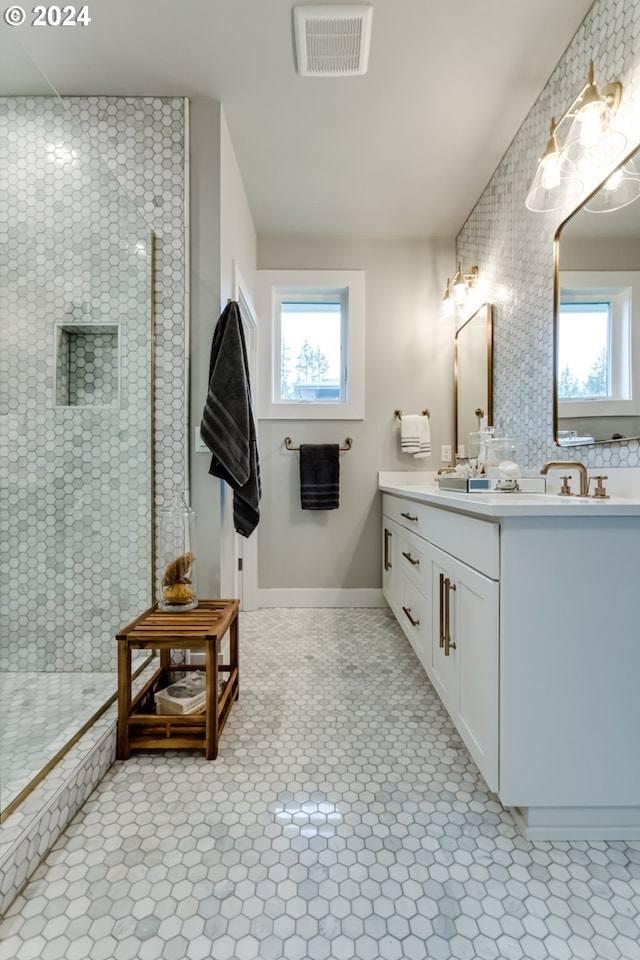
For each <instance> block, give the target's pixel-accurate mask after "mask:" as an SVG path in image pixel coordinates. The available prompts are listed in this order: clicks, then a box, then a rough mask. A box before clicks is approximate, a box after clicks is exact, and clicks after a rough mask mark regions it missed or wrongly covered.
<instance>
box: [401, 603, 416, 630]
mask: <svg viewBox="0 0 640 960" xmlns="http://www.w3.org/2000/svg"><path fill="white" fill-rule="evenodd" d="M402 609H403V610H404V612H405V615H406V617H407V620H408V621H409V623H410V624H411V626H412V627H419V626H420V621H419V620H414V619H413V617H412V616H411V607H403V608H402Z"/></svg>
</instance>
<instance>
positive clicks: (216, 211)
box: [190, 100, 256, 597]
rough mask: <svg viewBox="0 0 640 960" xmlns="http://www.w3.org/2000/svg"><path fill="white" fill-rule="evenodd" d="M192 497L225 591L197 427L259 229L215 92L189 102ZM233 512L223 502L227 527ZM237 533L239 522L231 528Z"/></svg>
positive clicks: (202, 541) (211, 482)
mask: <svg viewBox="0 0 640 960" xmlns="http://www.w3.org/2000/svg"><path fill="white" fill-rule="evenodd" d="M190 148H191V389H190V395H191V429H190V452H191V505H192V507H193V508H194V510H195V511H196V514H197V524H196V544H195V553H196V556H197V558H198V571H197V575H198V582H197V590H198V594H199V595H200V596H201V597H217V596H225V595H226V594H225V593H224V590H223V589H222V587H223V585H224V583H225V580H226V581H227V582H228V578H229V575H230V572H232V571H230V570H229V569H228V563H227V565H226V567H225V569H221V543H222V537H223V522H222V514H223V500H224V506H225V507H226V506H227V505H229V504H230V502H231V496H230V495H229V494H230V491H229V489H228V488H227V489H226V490H225V495H224V497H221V490H222V482H221V481H220V480H218V479H217V478H216V477H212V476H210V474H209V463H210V460H211V457H210V455H209V454H208V453H198V452H196V450H195V446H194V430H195V427H197V426H199V424H200V420H201V418H202V410H203V407H204V403H205V400H206V396H207V386H208V376H209V357H210V352H211V340H212V338H213V331H214V329H215V325H216V323H217V320H218V317H219V316H220V313H221V311H222V309H223V307H224V305H225V304H226V302H227V299H228V297H230V296H232V294H233V281H234V273H233V269H234V268H233V265H234V261H235V262H237V264H238V266H239V268H240V272H241V274H242V276H243V278H244V280H245V281H246V283H247V285H249V286H250V285H251V284H252V282H253V277H254V274H255V268H256V233H255V228H254V225H253V220H252V218H251V213H250V211H249V204H248V202H247V198H246V194H245V191H244V186H243V183H242V177H241V175H240V171H239V169H238V164H237V160H236V157H235V153H234V150H233V144H232V142H231V137H230V135H229V130H228V127H227V122H226V119H225V116H224V111H223V110H222V107H221V105H220V103H218V102H217V101H214V100H194V101H192V103H191V143H190ZM228 521H229V514H228V512H227V511H226V510H225V524H224V527H225V533H226V534H228V533H229V530H228ZM230 534H231V536H233V528H232V527H231V530H230Z"/></svg>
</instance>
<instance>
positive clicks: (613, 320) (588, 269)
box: [553, 151, 640, 446]
mask: <svg viewBox="0 0 640 960" xmlns="http://www.w3.org/2000/svg"><path fill="white" fill-rule="evenodd" d="M639 160H640V151H638V152H636V154H633V155H631V156H630V157H628V158H627V159H626V160H625V161H624V162H623V163H622V164H621V165H620V167H619V168H618V170H617V171H614V173H613V174H612V175H611V176H610V177H609V178H608V179H607V181H606V182H605V183H604V184H602V185H601V187H600V188H599V189H598V190H596V191H595V193H594V194H593V195H592V197H590V198H589V199H588V200H587V201H586V202H585V203H584V204H583V205H582V206H581V207H580V208H579V209H578V210H576V211H575V212H574V213H573V214H572V215H571V216H570V217H569V218H568V219H567V220H565V222H564V223H563V224H562V225H561V226H560V228H559V229H558V232H557V234H556V258H555V271H554V392H553V405H554V439H555V441H556V443H558V444H559V445H560V446H576V445H583V444H592V443H611V442H612V441H613V442H616V441H618V442H619V441H622V440H627V439H632V438H639V437H640V199H639V198H640V175H639V174H638V167H639V166H640V163H639Z"/></svg>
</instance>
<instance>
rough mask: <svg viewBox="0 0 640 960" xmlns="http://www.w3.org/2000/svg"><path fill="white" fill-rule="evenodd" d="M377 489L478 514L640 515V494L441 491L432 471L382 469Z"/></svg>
mask: <svg viewBox="0 0 640 960" xmlns="http://www.w3.org/2000/svg"><path fill="white" fill-rule="evenodd" d="M378 488H379V489H380V490H382V492H383V493H391V494H394V495H395V496H399V497H408V498H409V499H410V500H417V501H419V502H422V503H431V504H433V505H434V506H438V507H445V508H446V509H448V510H458V511H460V512H461V513H468V514H473V515H474V516H477V517H493V518H495V519H500V518H501V517H570V516H573V517H575V516H580V517H583V516H598V517H620V516H640V497H613V496H612V497H610V498H609V499H608V500H604V499H603V500H598V499H595V498H594V497H578V496H572V497H561V496H559V495H558V494H549V493H454V492H453V491H450V490H440V488H439V487H438V485H437V484H436V483H435V481H434V479H433V474H431V475H428V474H424V475H420V476H418V475H416V474H415V473H410V472H407V473H406V474H405V476H402V473H400V472H398V471H396V472H394V473H391V472H389V473H385V472H380V473H379V474H378Z"/></svg>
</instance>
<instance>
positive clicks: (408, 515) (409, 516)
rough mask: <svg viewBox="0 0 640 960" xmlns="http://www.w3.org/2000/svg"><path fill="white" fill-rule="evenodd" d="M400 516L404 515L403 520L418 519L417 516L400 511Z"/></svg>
mask: <svg viewBox="0 0 640 960" xmlns="http://www.w3.org/2000/svg"><path fill="white" fill-rule="evenodd" d="M400 516H401V517H404V518H405V520H413V521H414V522H415V521H416V520H417V519H418V518H417V517H412V516H411V514H410V513H401V514H400Z"/></svg>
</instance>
